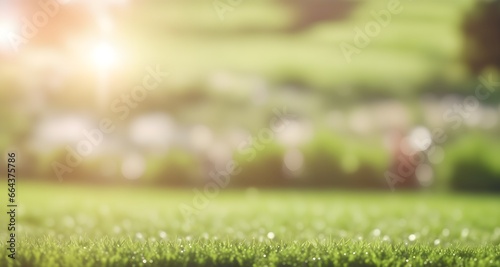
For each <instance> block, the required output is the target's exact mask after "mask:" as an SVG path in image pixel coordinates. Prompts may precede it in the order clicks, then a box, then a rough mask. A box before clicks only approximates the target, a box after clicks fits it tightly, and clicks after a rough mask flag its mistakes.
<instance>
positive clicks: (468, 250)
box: [0, 183, 500, 266]
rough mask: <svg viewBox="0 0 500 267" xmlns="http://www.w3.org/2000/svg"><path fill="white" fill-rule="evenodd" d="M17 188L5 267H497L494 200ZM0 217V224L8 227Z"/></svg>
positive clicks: (0, 261) (498, 230)
mask: <svg viewBox="0 0 500 267" xmlns="http://www.w3.org/2000/svg"><path fill="white" fill-rule="evenodd" d="M194 196H195V194H194V193H193V192H191V191H189V190H174V189H165V190H164V189H157V188H119V189H117V188H114V187H113V188H112V187H107V188H102V187H101V188H94V187H89V186H76V185H67V184H55V185H44V184H24V183H21V184H19V185H18V203H19V206H20V207H19V211H18V212H19V214H18V226H19V227H18V229H17V230H18V231H17V234H18V236H19V240H18V252H17V258H16V260H12V259H9V258H7V255H6V242H5V241H6V240H7V239H8V238H7V235H6V234H5V231H2V234H1V239H0V240H1V241H0V248H1V251H2V252H1V253H2V255H1V258H0V266H410V265H411V266H423V265H426V266H498V265H500V246H499V244H500V213H499V212H498V204H499V203H500V202H499V199H498V197H495V196H477V195H443V194H439V195H437V194H431V193H402V192H396V193H382V192H339V191H327V190H322V191H313V190H305V191H292V190H288V191H284V190H281V191H276V190H274V191H273V190H256V189H249V190H226V191H222V192H221V193H220V194H219V195H217V196H216V197H214V198H212V199H211V200H210V203H209V205H208V206H207V207H206V208H205V209H203V210H201V211H199V212H197V213H196V215H195V216H193V217H192V218H191V220H187V218H184V216H183V215H182V214H181V212H180V211H179V205H181V204H182V203H184V204H185V205H192V200H193V197H194ZM4 218H5V217H2V224H4V223H5V224H6V221H5V219H4Z"/></svg>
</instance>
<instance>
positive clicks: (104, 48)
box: [92, 42, 117, 70]
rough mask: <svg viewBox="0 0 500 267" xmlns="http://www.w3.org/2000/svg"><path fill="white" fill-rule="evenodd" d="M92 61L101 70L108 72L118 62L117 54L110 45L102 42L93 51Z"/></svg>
mask: <svg viewBox="0 0 500 267" xmlns="http://www.w3.org/2000/svg"><path fill="white" fill-rule="evenodd" d="M92 59H93V61H94V64H95V65H96V67H98V68H99V69H100V70H108V69H109V68H111V67H112V66H113V65H115V63H116V61H117V53H116V50H115V49H114V47H112V46H111V45H110V44H109V43H106V42H101V43H99V44H98V45H97V46H96V47H94V49H93V51H92Z"/></svg>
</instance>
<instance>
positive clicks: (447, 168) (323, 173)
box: [0, 0, 500, 192]
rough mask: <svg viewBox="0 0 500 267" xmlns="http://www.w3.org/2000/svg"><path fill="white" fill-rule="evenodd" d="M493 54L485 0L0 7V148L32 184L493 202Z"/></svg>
mask: <svg viewBox="0 0 500 267" xmlns="http://www.w3.org/2000/svg"><path fill="white" fill-rule="evenodd" d="M498 47H500V1H474V0H440V1H431V0H420V1H393V0H387V1H385V0H378V1H361V0H359V1H327V0H312V1H298V0H288V1H284V0H267V1H261V0H252V1H249V0H240V1H234V0H216V1H165V0H162V1H160V0H149V1H132V0H106V1H97V0H92V1H90V0H88V1H83V0H82V1H79V0H66V1H56V0H52V1H49V0H47V1H41V2H38V1H27V0H25V1H5V0H4V1H0V95H1V98H0V99H1V100H0V101H1V105H0V110H1V112H0V116H1V121H2V126H1V127H0V147H1V149H2V151H16V152H17V153H18V161H19V166H18V168H19V175H20V177H21V178H20V179H23V180H37V181H46V182H47V183H57V182H61V181H62V182H64V183H90V184H113V185H114V184H130V185H158V186H165V187H193V186H203V185H205V184H207V183H208V182H210V181H212V180H213V179H216V177H217V176H218V175H213V174H214V173H218V174H221V173H222V172H225V174H228V176H229V177H230V182H229V183H228V185H227V186H228V187H318V188H319V187H321V188H325V187H333V188H352V189H361V188H363V189H365V188H371V189H381V190H389V189H390V188H393V189H396V190H397V189H403V188H404V189H414V190H469V191H493V192H499V191H500V161H499V160H500V158H499V154H498V153H499V151H500V140H499V139H498V136H499V134H500V123H499V116H500V84H499V82H500V76H499V68H500V50H499V49H498ZM151 70H155V71H157V72H158V71H159V72H162V73H163V72H165V73H168V75H164V76H162V78H161V79H155V77H156V78H158V77H157V76H154V75H152V73H154V72H151ZM157 74H158V73H157ZM151 78H153V79H151ZM145 81H146V83H148V82H149V83H148V84H149V85H151V84H153V88H149V89H145V87H146V85H145ZM138 86H139V87H138ZM141 86H142V87H141ZM103 120H104V121H105V122H106V123H105V124H106V125H107V126H106V127H105V128H107V129H112V130H110V131H109V132H103V131H102V130H101V128H102V123H103ZM110 125H112V126H110ZM100 127H101V128H100ZM228 163H233V164H234V165H236V166H237V168H236V169H237V171H233V172H231V171H230V172H229V173H228V172H227V164H228ZM211 174H212V175H211ZM219 176H220V175H219Z"/></svg>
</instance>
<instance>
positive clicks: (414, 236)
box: [408, 234, 417, 241]
mask: <svg viewBox="0 0 500 267" xmlns="http://www.w3.org/2000/svg"><path fill="white" fill-rule="evenodd" d="M415 239H417V236H416V235H414V234H411V235H410V236H408V240H410V241H415Z"/></svg>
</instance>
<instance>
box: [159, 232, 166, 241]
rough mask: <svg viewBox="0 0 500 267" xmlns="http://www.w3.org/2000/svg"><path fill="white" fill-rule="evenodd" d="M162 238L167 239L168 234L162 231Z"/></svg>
mask: <svg viewBox="0 0 500 267" xmlns="http://www.w3.org/2000/svg"><path fill="white" fill-rule="evenodd" d="M160 237H161V238H163V239H165V238H167V233H165V232H163V231H161V232H160Z"/></svg>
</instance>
